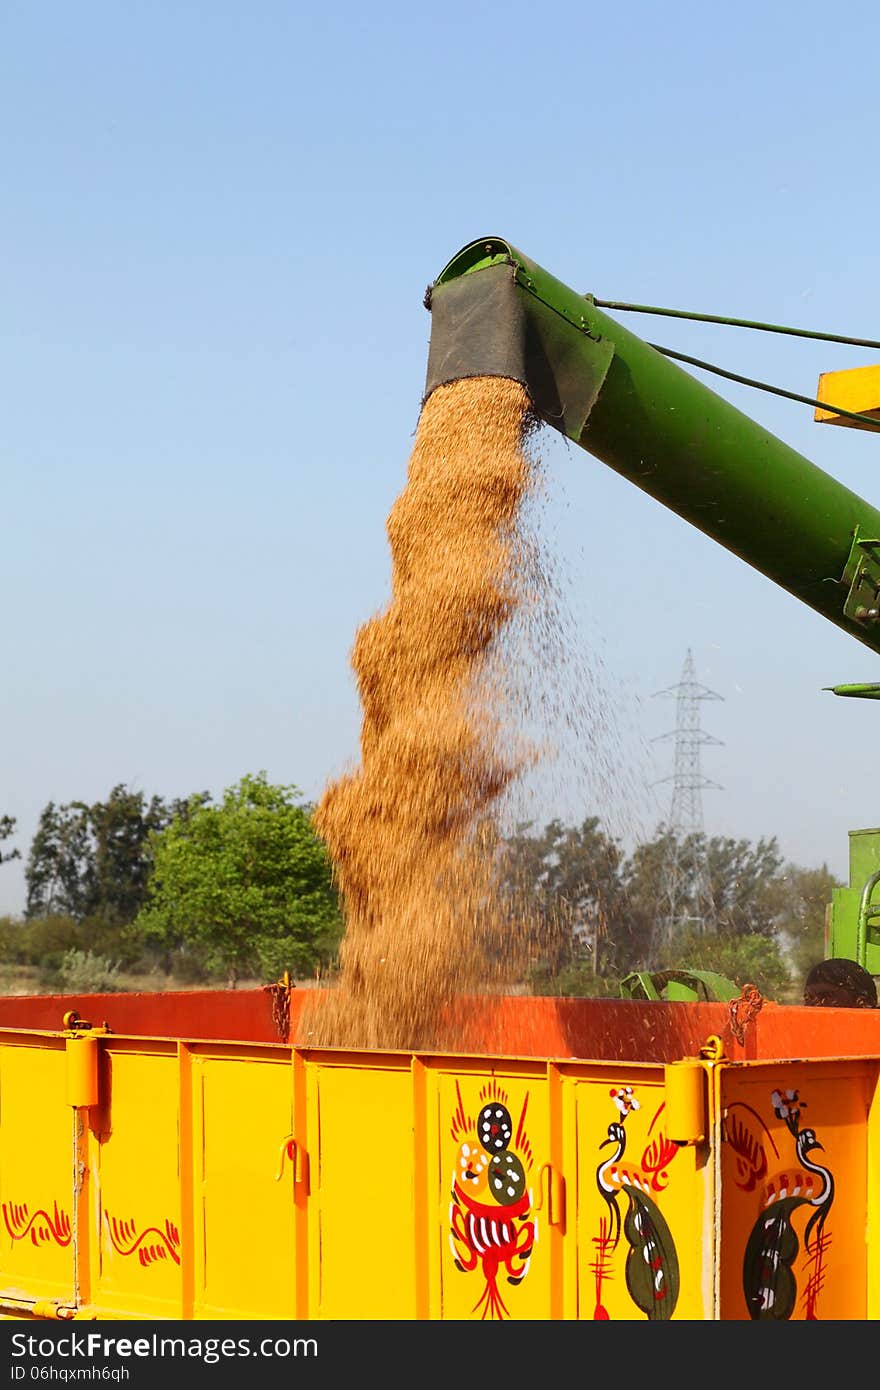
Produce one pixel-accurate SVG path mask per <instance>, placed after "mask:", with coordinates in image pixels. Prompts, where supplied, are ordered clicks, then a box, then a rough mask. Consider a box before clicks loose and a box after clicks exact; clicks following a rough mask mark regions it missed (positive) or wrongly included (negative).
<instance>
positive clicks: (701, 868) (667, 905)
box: [653, 649, 724, 949]
mask: <svg viewBox="0 0 880 1390" xmlns="http://www.w3.org/2000/svg"><path fill="white" fill-rule="evenodd" d="M654 693H655V695H658V696H666V697H670V698H674V699H675V704H676V720H675V728H674V729H672V730H671V731H670V732H669V733H666V734H660V735H659V736H658V738H656V739H654V740H653V742H655V743H657V742H662V741H664V740H667V739H674V740H675V771H674V772H673V773H672V775H671V776H670V777H661V778H660V782H661V783H662V782H672V784H673V788H672V805H671V807H670V811H669V820H668V822H667V824H666V831H667V833H668V836H669V843H668V846H667V850H666V854H665V857H664V860H663V865H662V869H661V874H660V891H661V901H662V906H663V911H662V914H661V918H660V922H659V927H660V940H661V941H662V942H663V943H664V944H665V943H668V942H670V941H671V940H672V939H673V937H674V936H675V935H676V933H677V932H679V931H680V930H681V929H682V928H683V927H685V926H693V927H696V928H697V929H698V930H699V931H700V932H712V931H715V927H716V914H715V901H714V899H713V896H712V884H711V880H710V876H709V864H708V860H707V858H706V841H705V836H704V833H703V797H702V793H703V789H704V788H706V787H714V788H717V789H719V790H720V785H719V783H718V782H712V781H710V779H709V778H708V777H704V776H703V774H702V771H701V769H700V749H701V748H702V747H703V746H704V745H705V744H707V743H715V744H721V742H722V740H721V739H719V738H714V737H713V736H712V734H707V733H705V732H704V731H703V730H702V729H701V728H700V701H701V700H723V699H724V696H723V695H718V694H717V693H716V692H715V691H714V690H708V689H707V688H706V686H705V685H700V684H699V683H698V681H697V678H696V671H695V669H694V658H693V655H692V653H691V651H690V649H688V653H687V656H686V657H685V662H684V666H683V667H682V672H681V680H680V681H679V683H678V685H672V686H669V688H668V689H667V690H657V691H655V692H654ZM657 785H659V783H658V784H657ZM659 944H660V942H659V941H657V933H656V932H655V949H656V946H658V945H659Z"/></svg>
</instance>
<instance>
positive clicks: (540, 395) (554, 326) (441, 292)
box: [424, 264, 614, 440]
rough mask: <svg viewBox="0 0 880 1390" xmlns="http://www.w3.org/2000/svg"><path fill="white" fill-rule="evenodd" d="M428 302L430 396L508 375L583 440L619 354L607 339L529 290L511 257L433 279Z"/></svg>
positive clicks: (547, 415)
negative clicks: (465, 382)
mask: <svg viewBox="0 0 880 1390" xmlns="http://www.w3.org/2000/svg"><path fill="white" fill-rule="evenodd" d="M430 309H431V341H430V345H429V349H428V373H427V379H426V383H425V397H424V399H425V400H427V399H428V397H429V396H430V394H431V392H432V391H434V390H436V388H437V387H438V386H445V385H446V384H447V382H450V381H459V380H461V378H463V377H475V376H503V377H509V378H511V379H512V380H513V381H519V382H522V384H523V386H525V388H526V390H527V391H528V393H529V396H530V398H531V401H532V405H533V407H534V409H535V411H536V413H537V414H538V415H540V416H541V418H542V419H544V420H546V422H547V424H548V425H552V426H553V428H554V429H557V430H559V431H561V433H562V434H567V435H568V436H569V438H570V439H574V440H579V439H580V436H581V434H582V433H583V429H584V425H585V423H586V421H587V418H588V416H589V414H590V411H591V410H592V408H593V405H594V404H595V401H596V398H597V396H598V394H599V391H600V390H601V387H602V383H603V381H604V380H605V376H606V373H607V371H608V367H609V365H610V362H611V358H612V357H613V355H614V347H613V344H612V343H611V342H610V341H609V340H608V339H602V340H600V341H597V340H595V339H593V338H587V336H586V334H584V333H582V332H580V331H579V330H578V329H577V328H575V327H574V325H573V324H571V323H569V321H568V320H567V319H565V318H563V316H562V315H561V314H559V313H557V312H556V310H555V309H551V308H550V307H549V305H547V304H545V303H544V302H543V300H540V299H537V298H536V297H535V295H533V294H530V293H529V292H528V290H525V289H523V288H522V286H521V285H519V284H518V283H517V280H516V267H515V266H514V265H512V264H506V265H494V266H488V267H487V268H486V269H485V270H475V271H471V272H470V273H469V274H467V275H461V276H459V277H458V278H456V279H455V280H450V281H448V282H447V283H446V284H440V285H434V286H432V289H431V293H430Z"/></svg>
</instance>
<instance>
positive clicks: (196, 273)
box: [0, 0, 880, 912]
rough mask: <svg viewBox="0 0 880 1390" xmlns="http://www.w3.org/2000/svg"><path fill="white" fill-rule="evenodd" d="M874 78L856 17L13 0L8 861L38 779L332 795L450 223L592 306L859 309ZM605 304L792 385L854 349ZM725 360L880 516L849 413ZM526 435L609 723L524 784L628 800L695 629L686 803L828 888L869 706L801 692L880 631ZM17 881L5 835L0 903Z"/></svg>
mask: <svg viewBox="0 0 880 1390" xmlns="http://www.w3.org/2000/svg"><path fill="white" fill-rule="evenodd" d="M878 78H880V12H878V10H877V7H876V5H871V4H868V3H842V4H840V5H838V6H837V7H836V8H835V9H834V11H833V13H832V12H829V10H828V7H827V6H826V5H819V4H818V3H813V0H806V3H799V4H797V5H795V4H794V3H780V4H776V5H767V4H757V3H753V0H745V3H740V4H738V5H737V6H736V7H729V8H727V9H725V10H718V9H717V8H715V7H707V6H705V5H704V4H695V3H694V4H692V3H674V2H673V3H668V4H664V5H655V4H647V3H640V0H635V2H634V3H630V4H628V5H626V6H614V7H612V6H608V5H605V4H603V5H596V4H588V3H586V4H585V3H583V2H582V3H579V4H573V3H572V4H569V3H552V0H551V2H550V3H548V4H546V5H543V6H541V7H538V8H536V7H535V6H534V5H526V4H523V3H519V0H513V2H512V3H508V4H507V5H505V6H504V7H503V8H501V9H497V8H496V9H494V10H487V9H486V8H485V7H480V8H474V7H471V6H468V7H465V6H462V5H459V4H456V3H452V4H447V5H446V6H444V7H443V8H442V9H441V10H436V9H433V8H430V7H418V6H412V5H409V4H407V5H403V4H397V3H394V4H386V5H383V6H380V7H363V6H355V5H335V6H334V5H324V6H309V5H304V4H293V3H281V0H262V2H261V3H258V4H254V5H247V6H246V5H242V4H232V3H227V2H226V0H211V3H207V0H175V3H173V4H171V3H165V2H164V0H151V3H149V4H148V3H144V2H143V0H126V3H125V4H124V5H119V4H110V3H90V0H83V3H81V4H79V5H77V6H70V5H67V4H61V3H42V2H41V0H31V2H30V3H27V4H24V3H13V2H12V0H10V3H7V4H6V5H4V6H3V8H2V13H0V115H2V124H3V129H4V130H5V132H6V135H5V139H4V141H3V144H2V154H0V159H2V169H0V188H2V202H3V215H2V217H0V282H2V283H0V293H2V303H3V323H2V332H0V383H2V402H3V404H2V409H0V450H2V458H3V492H2V517H3V524H2V535H3V545H2V552H0V563H2V568H3V633H4V651H5V654H6V671H5V678H4V680H3V681H2V682H0V729H2V741H0V814H8V815H12V816H15V817H16V818H17V820H18V832H19V833H18V835H17V837H16V839H15V841H14V842H13V843H14V844H16V845H18V846H19V847H20V849H21V850H22V853H23V855H26V853H27V850H28V847H29V845H30V840H31V837H32V835H33V831H34V829H35V826H36V823H37V818H38V816H39V813H40V811H41V809H42V808H43V806H45V804H46V803H47V802H48V801H49V800H54V801H55V802H57V803H63V802H65V801H69V800H73V799H81V800H93V799H100V798H102V797H104V796H106V794H107V793H108V792H109V790H110V789H111V787H112V786H113V785H114V784H116V783H119V782H122V783H126V784H127V785H129V786H132V787H134V788H139V789H142V790H144V792H145V793H146V794H147V795H152V794H153V793H158V794H159V795H161V796H164V797H168V798H170V797H174V796H181V795H186V794H188V793H189V792H192V791H196V790H202V789H205V790H208V791H210V792H211V793H212V794H214V795H219V794H220V793H221V792H222V790H223V788H224V787H225V786H228V785H230V784H231V783H233V782H235V781H237V780H238V778H239V777H241V776H242V775H243V774H244V773H245V772H255V771H258V770H260V769H263V770H265V771H266V772H267V773H268V775H269V776H270V778H271V779H272V780H273V781H278V782H284V783H294V784H295V785H297V786H298V787H299V788H300V789H301V790H302V792H303V794H304V795H306V796H309V797H317V796H319V795H320V793H321V791H322V789H323V787H324V785H325V784H326V782H327V781H328V780H329V779H330V778H331V777H333V776H335V775H336V774H337V773H338V772H340V771H341V770H342V769H343V768H344V767H345V766H346V765H348V764H349V763H351V761H352V760H353V759H355V758H356V756H357V741H358V730H359V708H358V703H357V697H356V692H355V687H354V681H353V677H352V674H351V671H350V668H349V664H348V662H349V652H350V649H351V644H352V641H353V638H354V634H355V632H356V630H357V627H358V626H359V624H360V623H361V622H363V621H364V620H365V619H366V618H368V617H369V616H371V615H372V614H373V613H375V612H376V611H377V610H379V609H380V608H382V607H383V606H384V604H385V602H386V600H387V597H388V590H389V578H390V557H389V552H388V547H387V540H386V535H385V520H386V517H387V515H388V512H389V510H390V507H391V504H392V503H393V501H394V499H395V497H396V496H397V494H398V493H399V491H400V490H401V488H402V487H403V485H404V482H405V474H406V463H407V458H408V454H409V450H410V447H411V444H412V437H413V433H414V430H415V427H416V424H417V420H418V412H419V406H420V401H421V393H422V388H423V385H424V376H425V367H426V360H427V345H428V336H429V330H430V320H429V316H428V314H427V313H426V312H425V310H424V308H423V306H422V296H423V293H424V289H425V287H426V285H427V284H428V282H429V281H431V280H433V279H434V278H435V277H436V275H437V274H439V272H440V270H441V269H442V267H443V266H444V265H445V263H446V262H447V261H448V260H449V258H450V257H451V256H452V255H453V254H454V253H455V252H456V251H457V250H458V249H459V248H460V247H461V246H463V245H464V244H465V243H467V242H469V241H471V240H473V239H474V238H476V237H480V236H483V235H487V234H490V233H492V234H498V235H500V236H504V237H506V238H507V239H509V240H510V241H511V242H513V244H514V245H516V246H518V247H519V248H520V249H521V250H523V251H524V252H525V253H526V254H527V255H529V256H531V257H532V258H533V259H535V260H537V261H538V262H540V263H541V264H542V265H544V266H545V267H546V268H547V269H548V270H550V271H552V272H553V273H554V274H555V275H556V276H558V277H559V278H560V279H562V280H564V281H565V282H566V283H568V284H570V285H572V286H573V287H574V288H578V289H582V290H584V291H591V292H593V293H594V294H596V295H597V296H598V297H600V298H608V299H620V300H628V301H631V302H637V303H649V304H661V305H672V306H675V307H679V308H684V309H690V310H695V311H699V312H704V313H720V314H727V315H732V316H740V317H744V318H752V319H762V320H767V321H770V322H775V323H783V324H792V325H795V326H802V327H805V328H815V329H824V330H827V331H830V332H836V333H847V334H852V335H854V336H859V337H870V338H877V337H880V288H878V283H877V273H876V226H877V220H878V217H877V214H878V193H877V191H876V186H875V185H876V179H875V177H874V170H875V167H876V140H877V135H876V129H877V122H876V112H877V92H878ZM624 321H625V322H626V326H627V327H628V328H631V329H633V330H634V331H636V332H639V333H641V334H642V335H643V336H645V337H648V338H650V339H651V340H658V341H661V342H665V343H666V344H667V345H668V346H670V347H677V348H679V349H681V350H682V351H685V352H690V353H692V354H694V355H696V356H700V357H704V358H707V359H709V360H711V361H715V362H718V363H720V364H721V365H723V366H725V367H727V368H729V369H730V370H733V371H738V372H741V373H744V374H745V375H749V376H754V377H759V378H762V379H766V380H769V381H772V382H775V383H777V384H779V385H781V386H784V387H785V388H787V389H789V390H794V391H798V392H802V393H804V394H806V395H812V394H813V393H814V391H815V389H816V382H817V379H818V375H819V373H820V372H822V371H827V370H836V369H842V368H844V367H847V366H860V365H864V364H865V363H867V362H869V361H872V360H876V354H874V355H872V354H870V353H866V352H865V351H864V350H861V351H860V350H859V349H855V348H846V347H836V346H834V345H831V344H821V343H805V342H799V341H796V340H793V339H788V338H780V337H770V336H766V335H758V334H754V333H748V332H746V331H745V330H733V329H721V328H716V327H712V326H704V325H695V324H687V323H664V325H663V328H662V333H663V336H662V337H661V336H660V330H659V329H658V321H657V320H646V319H644V318H642V319H637V318H636V317H635V316H632V315H627V316H626V318H625V320H624ZM709 384H711V385H712V386H713V389H716V390H720V391H721V392H722V393H723V394H724V395H725V396H726V397H727V398H728V399H731V400H733V401H734V403H735V404H737V405H738V406H739V407H740V408H741V409H743V410H745V411H746V412H747V413H749V414H751V415H752V416H753V417H754V418H756V419H758V420H759V421H761V423H763V424H764V425H766V426H767V427H768V428H769V429H771V430H772V431H773V432H774V433H776V434H778V435H779V436H780V437H781V438H783V439H785V440H786V441H787V442H788V443H789V444H791V445H793V446H794V447H795V448H796V449H798V450H799V451H800V452H801V453H803V454H805V455H806V456H807V457H808V458H810V459H811V460H812V461H813V462H814V463H816V464H818V465H819V466H820V467H821V468H824V469H825V470H826V471H827V472H829V473H831V474H833V475H834V476H835V477H838V478H839V479H840V480H841V481H842V482H844V483H845V484H846V485H847V487H849V488H851V489H852V490H853V491H855V492H858V493H860V494H861V495H862V496H864V497H866V498H867V499H868V500H869V501H871V502H872V503H873V505H874V506H877V505H880V439H878V438H877V436H875V435H872V434H868V433H862V432H860V431H854V430H839V429H834V428H829V427H822V426H818V425H816V424H814V423H813V420H812V412H811V411H810V410H809V408H808V407H805V406H801V405H797V404H795V403H792V402H787V401H783V400H781V399H778V398H775V397H772V396H768V395H766V394H763V393H757V392H754V391H750V390H747V389H746V388H743V387H738V386H735V385H733V384H729V383H720V382H719V381H718V380H717V379H711V380H710V381H709ZM541 454H542V457H543V460H544V463H545V468H546V474H547V484H548V491H547V500H546V502H545V515H544V524H545V526H546V531H547V536H548V538H549V542H550V545H551V547H552V551H553V555H554V562H555V564H556V565H557V568H558V570H559V573H560V574H561V575H562V576H563V584H564V589H565V593H566V601H567V604H568V607H569V612H570V614H571V617H572V622H573V626H572V628H571V643H572V652H573V654H576V657H573V662H572V666H573V669H575V670H582V671H584V672H588V673H591V674H590V679H591V680H593V682H594V686H593V694H592V696H591V700H592V703H593V707H594V713H595V715H596V717H595V719H594V723H593V727H592V730H591V731H590V730H585V731H584V739H583V741H582V742H580V740H579V741H578V743H579V747H580V749H581V752H580V754H577V753H574V754H573V756H572V762H571V765H570V766H571V769H573V770H572V772H571V776H570V777H569V779H568V784H567V786H566V789H565V792H564V794H563V793H560V796H561V798H562V799H561V800H560V801H559V802H558V803H557V804H551V801H552V798H551V799H550V801H548V802H547V804H546V811H547V814H548V815H551V814H554V813H555V812H556V810H557V809H558V806H559V805H562V804H563V801H564V799H565V797H567V798H568V806H566V808H565V809H566V810H568V807H569V806H570V807H571V813H572V814H578V815H579V814H580V813H581V812H583V814H594V813H595V814H600V815H603V816H604V817H605V819H606V822H607V824H608V825H609V827H610V828H611V829H612V830H616V828H617V826H618V825H619V826H620V827H621V833H624V834H625V833H626V826H627V825H628V824H629V825H630V826H634V827H636V829H638V827H642V828H644V829H648V830H650V829H651V828H653V826H654V824H655V823H656V821H657V820H658V819H659V818H660V816H662V814H663V813H664V811H665V810H666V808H667V803H668V797H669V793H670V787H669V786H665V787H664V786H661V787H656V788H653V789H652V788H651V786H650V785H649V784H651V783H652V782H655V781H656V780H657V779H659V778H661V777H664V776H665V775H667V774H668V773H669V772H671V754H672V749H671V746H670V745H668V744H662V743H659V744H658V743H654V742H652V740H653V739H655V738H656V736H657V735H659V734H661V733H664V732H666V731H667V730H668V729H670V728H671V727H672V724H673V719H674V707H673V706H672V705H671V704H670V703H669V702H668V701H663V700H655V699H653V698H652V694H653V692H654V691H656V690H659V689H662V688H665V687H667V686H670V685H672V684H674V683H675V682H676V681H677V680H678V678H679V674H680V671H681V668H682V663H683V661H684V658H685V654H686V652H687V650H688V649H691V650H692V652H693V656H694V661H695V663H696V668H697V675H698V678H699V679H700V680H701V681H702V682H703V683H704V684H706V685H707V686H709V687H710V688H711V689H713V690H714V691H716V692H718V693H719V694H720V695H722V696H723V702H711V703H707V705H706V706H705V708H704V716H705V717H704V727H705V728H706V729H707V731H709V732H711V733H712V734H713V735H714V736H715V737H717V738H719V739H720V740H722V741H723V742H722V746H719V747H711V748H708V749H707V750H706V755H705V759H704V767H703V770H704V772H705V774H706V775H707V776H708V777H711V778H712V779H713V780H715V781H717V782H719V783H720V784H721V788H722V789H721V790H717V791H711V792H707V793H706V795H705V797H704V812H705V822H706V828H707V830H708V831H709V833H712V834H730V835H735V836H737V837H745V838H748V839H756V838H758V837H759V836H761V835H776V836H777V837H778V839H779V842H780V846H781V849H782V851H783V853H784V854H785V855H786V856H787V857H789V858H791V859H793V860H795V861H796V862H799V863H802V864H806V865H810V866H813V865H818V864H820V863H822V862H827V863H828V864H829V866H830V867H831V868H833V869H834V871H835V872H837V873H839V874H840V875H841V876H845V875H846V871H847V831H848V830H849V829H854V828H862V827H865V826H870V825H876V824H878V823H880V805H878V802H877V796H876V788H875V782H876V750H877V748H878V746H880V739H878V730H880V725H878V719H880V707H878V705H877V703H876V702H871V701H845V700H840V699H836V698H835V697H834V696H832V695H830V694H827V693H824V692H823V689H822V687H823V686H827V685H831V684H833V683H836V682H841V681H857V680H877V679H880V670H878V661H877V658H876V657H875V656H874V655H873V654H872V653H871V652H870V651H869V650H868V649H867V648H865V647H863V646H861V644H859V643H857V642H854V641H853V639H852V638H850V637H849V636H847V635H846V634H845V633H843V632H841V631H839V630H838V629H836V628H835V627H834V626H833V625H832V624H831V623H829V622H827V621H826V620H825V619H823V618H821V617H819V616H818V615H816V614H814V613H813V612H811V611H810V610H808V609H806V608H804V607H803V606H801V605H800V604H798V602H797V601H796V600H795V599H793V598H791V597H790V596H789V595H787V594H786V593H784V592H782V591H781V590H779V589H776V588H775V587H774V586H773V585H772V584H771V583H770V581H769V580H767V579H765V578H764V577H763V576H762V575H760V574H758V573H757V572H755V571H753V570H751V569H750V568H749V567H748V566H747V565H745V564H744V563H743V562H742V561H741V560H738V559H736V558H735V557H734V556H732V555H730V554H728V553H727V552H726V551H724V550H722V549H720V548H719V547H718V546H717V545H715V544H714V543H713V542H712V541H710V540H709V539H708V538H706V537H704V536H702V535H701V534H700V533H699V532H697V531H695V530H693V529H692V528H690V527H688V526H687V524H686V523H685V522H683V521H681V520H680V519H679V518H677V517H676V516H674V515H673V514H671V513H669V512H667V511H665V510H664V509H663V508H662V507H661V506H660V505H659V504H658V503H656V502H654V501H653V500H652V499H651V498H649V497H647V496H645V495H644V494H642V493H640V492H639V491H638V490H637V489H635V488H634V487H632V485H631V484H629V483H628V482H626V481H625V480H623V479H622V478H619V477H618V476H617V475H615V474H613V473H612V472H611V471H610V470H609V469H607V468H605V467H604V466H603V465H602V464H600V463H598V462H597V461H596V460H594V459H592V458H591V457H590V456H589V455H587V454H585V453H584V452H583V451H581V450H579V449H576V448H575V447H574V446H569V445H567V444H566V443H565V441H564V440H562V439H561V438H559V437H558V436H553V435H550V433H549V432H546V435H545V437H544V438H543V439H542V442H541ZM635 546H638V553H639V557H640V562H639V566H638V569H637V570H636V569H635V568H634V567H633V566H631V565H630V564H628V563H627V560H628V556H629V555H630V554H631V553H632V551H633V549H634V547H635ZM578 663H580V665H579V664H578ZM584 749H589V750H591V751H590V757H589V758H586V757H585V756H584ZM590 759H592V761H593V763H594V766H593V768H592V770H591V769H590V768H589V767H585V766H584V764H585V763H587V762H589V761H590ZM576 765H577V766H576ZM600 765H601V775H599V771H598V770H597V769H599V766H600ZM590 800H594V801H595V800H598V801H599V802H601V803H602V804H601V805H594V804H587V803H588V801H590ZM544 809H545V808H544V807H538V808H537V810H538V814H540V813H541V812H542V811H543V810H544ZM8 847H9V845H7V846H6V848H8ZM23 906H24V878H23V864H21V863H12V864H8V865H5V866H3V867H2V868H0V910H5V911H10V912H18V911H20V910H22V908H23Z"/></svg>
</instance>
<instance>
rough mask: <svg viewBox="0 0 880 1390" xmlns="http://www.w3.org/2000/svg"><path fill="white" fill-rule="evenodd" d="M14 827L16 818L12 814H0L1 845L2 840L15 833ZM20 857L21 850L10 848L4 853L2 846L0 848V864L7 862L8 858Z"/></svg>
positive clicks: (0, 843) (0, 844)
mask: <svg viewBox="0 0 880 1390" xmlns="http://www.w3.org/2000/svg"><path fill="white" fill-rule="evenodd" d="M15 827H16V820H15V817H14V816H0V846H2V844H3V841H4V840H8V839H9V837H10V835H14V834H15ZM20 858H21V852H20V851H19V850H17V849H11V850H8V851H7V852H6V854H4V853H3V850H2V848H0V864H8V863H9V861H10V859H20Z"/></svg>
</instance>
